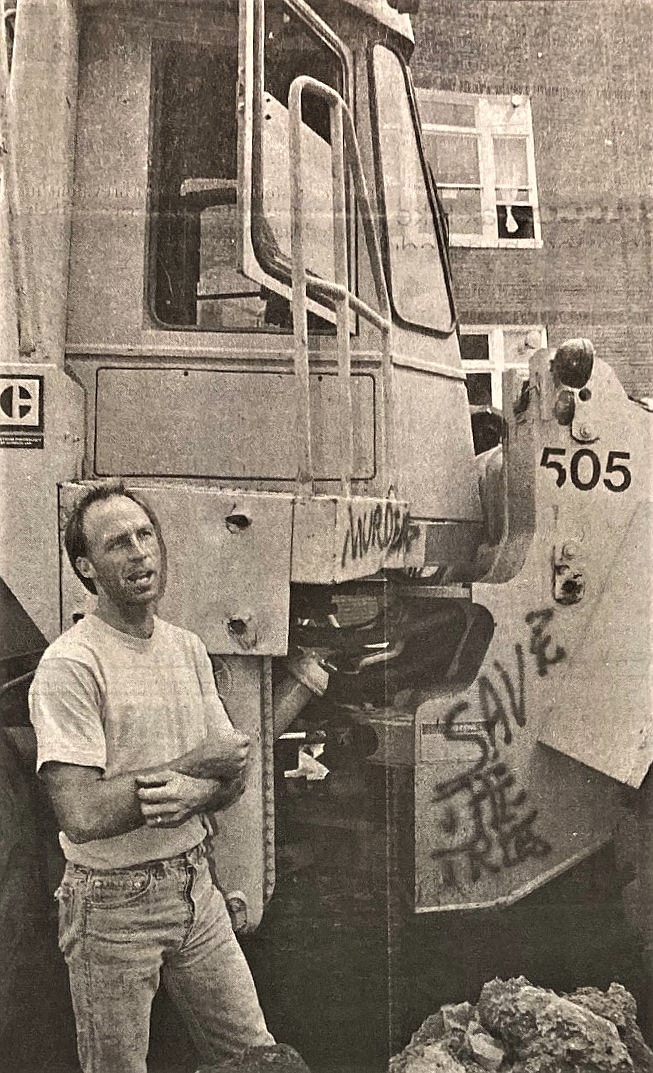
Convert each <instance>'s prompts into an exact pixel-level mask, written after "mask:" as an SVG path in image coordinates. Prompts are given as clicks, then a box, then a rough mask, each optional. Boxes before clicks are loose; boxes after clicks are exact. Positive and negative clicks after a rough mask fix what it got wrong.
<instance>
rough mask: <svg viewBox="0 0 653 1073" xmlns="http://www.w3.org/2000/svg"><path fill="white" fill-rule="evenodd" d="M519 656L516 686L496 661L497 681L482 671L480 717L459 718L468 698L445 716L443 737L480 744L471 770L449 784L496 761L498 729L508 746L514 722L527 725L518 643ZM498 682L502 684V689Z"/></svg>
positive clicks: (478, 684) (522, 670) (521, 651)
mask: <svg viewBox="0 0 653 1073" xmlns="http://www.w3.org/2000/svg"><path fill="white" fill-rule="evenodd" d="M515 656H516V659H517V685H516V687H515V683H514V682H513V680H512V678H511V677H510V675H509V674H508V672H507V671H506V669H505V667H503V666H502V665H501V663H499V661H498V660H495V661H494V671H495V673H496V675H497V678H498V682H494V681H493V680H492V678H490V677H489V675H486V674H483V675H481V677H480V678H479V679H478V683H477V699H478V709H479V711H480V715H481V719H480V720H478V721H476V720H475V721H473V722H472V721H471V720H469V719H465V720H463V719H461V718H460V717H461V716H462V715H464V714H465V713H466V712H468V711H469V710H470V704H469V702H468V701H466V700H461V701H458V703H457V704H454V705H453V707H452V708H450V709H449V711H448V712H447V714H446V716H445V718H444V736H445V738H447V739H448V740H449V741H465V742H473V743H474V744H475V745H476V746H478V750H479V752H478V758H477V761H476V763H475V764H474V766H473V767H472V769H471V772H467V773H466V774H465V775H463V776H457V777H456V778H455V779H453V780H451V781H450V782H447V783H446V784H445V785H446V786H447V787H450V786H451V785H452V783H453V784H456V783H457V782H458V781H459V780H460V779H463V780H464V779H465V778H467V776H468V774H471V773H474V772H476V771H479V770H480V769H481V768H483V766H484V765H485V764H486V763H487V762H488V760H496V759H497V757H498V755H499V751H498V745H497V730H499V731H500V732H501V735H502V737H503V742H504V744H505V745H510V743H511V742H512V736H513V724H514V725H515V726H517V727H523V726H526V704H525V694H524V652H523V649H522V646H521V645H519V644H517V645H515ZM499 683H500V684H501V686H502V687H503V688H502V690H500V689H499Z"/></svg>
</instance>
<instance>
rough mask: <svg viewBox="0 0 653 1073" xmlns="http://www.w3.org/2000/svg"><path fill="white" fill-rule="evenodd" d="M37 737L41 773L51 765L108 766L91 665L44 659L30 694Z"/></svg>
mask: <svg viewBox="0 0 653 1073" xmlns="http://www.w3.org/2000/svg"><path fill="white" fill-rule="evenodd" d="M29 708H30V719H31V721H32V725H33V727H34V731H35V733H36V745H37V757H36V770H37V771H39V770H40V768H41V767H42V766H43V764H46V763H48V761H51V760H53V761H58V762H59V763H62V764H80V765H81V766H83V767H98V768H102V770H103V771H104V769H105V767H106V760H107V756H106V740H105V737H104V728H103V725H102V716H101V710H100V696H99V690H98V686H97V682H96V680H95V677H94V675H93V672H92V671H91V669H90V668H89V667H86V666H85V665H84V664H83V663H79V662H77V661H76V660H71V659H66V658H62V657H52V658H50V659H44V660H42V661H41V664H40V665H39V667H38V670H37V672H36V675H35V677H34V681H33V682H32V687H31V689H30V693H29Z"/></svg>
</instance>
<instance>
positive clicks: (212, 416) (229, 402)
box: [65, 0, 480, 580]
mask: <svg viewBox="0 0 653 1073" xmlns="http://www.w3.org/2000/svg"><path fill="white" fill-rule="evenodd" d="M373 9H374V10H373ZM377 9H378V10H377ZM379 12H380V13H381V17H378V16H379ZM80 18H81V24H80V28H79V68H78V96H77V114H76V131H77V135H76V142H75V163H74V191H73V197H72V206H71V210H72V227H71V245H70V276H69V288H68V298H67V312H66V321H67V331H66V342H65V350H66V360H67V364H68V368H69V369H70V370H71V371H72V372H73V375H74V376H75V378H76V379H78V380H79V381H80V382H81V383H82V384H83V386H84V388H85V391H86V397H87V412H86V418H87V439H86V450H85V473H86V475H88V476H91V475H98V476H101V475H107V474H113V473H121V474H123V475H125V476H129V477H134V478H139V479H140V478H143V479H147V480H150V479H155V480H158V479H161V478H165V479H169V478H172V479H175V480H178V479H183V480H184V481H197V480H202V481H206V480H209V481H211V482H212V483H217V484H219V485H222V486H233V485H234V483H235V482H237V484H238V486H239V487H245V488H256V489H260V490H266V491H278V492H281V491H293V490H294V489H295V487H296V480H297V478H298V475H299V476H300V477H301V480H302V486H303V488H304V491H306V489H307V487H309V486H310V489H311V491H312V492H314V493H318V494H321V495H325V494H326V495H331V494H333V493H334V492H338V491H339V490H340V489H341V488H343V487H344V488H345V489H347V490H348V494H353V495H355V496H363V497H372V498H373V499H375V500H380V499H383V497H386V496H388V495H390V496H392V497H396V498H397V499H398V500H400V501H402V502H404V503H406V504H407V509H408V510H409V511H410V514H411V516H412V517H413V518H415V519H422V520H423V521H424V523H425V526H426V529H427V535H428V540H427V541H426V543H427V544H428V551H427V557H428V559H429V560H430V561H438V562H442V561H444V562H449V561H453V562H456V561H457V560H460V559H463V560H465V559H469V557H470V555H471V554H472V552H473V548H474V547H475V544H476V543H477V541H478V535H479V528H480V527H479V523H480V508H479V503H478V493H477V477H476V472H475V469H474V464H473V446H472V438H471V432H470V424H469V416H468V410H467V398H466V391H465V384H464V375H463V373H462V370H461V365H460V359H459V353H458V345H457V339H456V332H455V320H454V312H453V304H452V299H451V291H450V283H449V278H448V269H447V261H446V250H445V242H444V237H443V227H442V221H441V219H440V216H439V214H438V210H437V205H436V201H435V198H434V191H433V187H432V182H431V180H430V177H429V174H428V171H427V168H426V165H425V162H424V157H423V153H422V149H421V144H420V136H419V128H418V119H417V114H416V110H415V104H414V99H413V94H412V89H411V82H410V76H409V73H408V69H407V66H406V60H407V57H408V55H409V53H410V50H411V42H410V38H409V35H410V27H409V23H408V19H407V17H406V16H401V15H399V14H398V13H397V12H396V10H394V9H393V8H391V7H390V5H389V4H387V3H379V4H369V3H367V4H358V5H355V4H340V3H330V2H320V3H314V4H311V5H309V4H308V3H305V2H303V0H292V2H287V0H265V2H263V0H241V2H240V3H239V4H238V3H236V2H228V3H220V4H210V3H204V4H192V5H189V4H179V3H165V4H157V5H155V6H150V5H142V4H139V5H138V6H131V5H124V4H120V5H115V4H108V3H93V4H83V5H82V9H81V16H80ZM302 81H303V84H301V83H302ZM293 87H295V89H294V90H293ZM320 87H321V88H320ZM325 88H326V89H327V90H328V91H329V93H328V94H326V93H325ZM329 94H330V96H329ZM334 101H336V102H338V101H339V102H342V106H343V108H344V112H342V111H340V112H339V111H338V108H336V107H335V105H334ZM343 115H344V116H345V119H344V121H343V118H342V117H343ZM293 116H294V118H293ZM343 123H344V140H343V129H342V128H343ZM293 124H294V126H293ZM349 128H351V129H349ZM293 139H294V140H293ZM293 273H294V275H293ZM302 280H303V282H302ZM293 331H294V333H295V337H294V338H293ZM302 332H304V333H305V335H306V340H305V343H304V344H302V343H301V342H300V343H299V344H298V342H297V337H298V333H299V334H300V335H301V334H302ZM302 345H303V346H304V348H305V353H304V356H303V358H302V360H301V361H300V360H299V359H298V346H299V347H300V348H301V346H302ZM452 457H455V458H456V476H455V479H452V476H451V465H450V463H451V458H452ZM366 572H367V573H369V572H370V570H369V569H367V568H366ZM372 572H373V571H372ZM305 574H306V571H304V575H305ZM318 574H319V571H318ZM304 575H303V576H304ZM304 579H305V580H335V577H334V578H327V577H326V575H325V576H324V577H322V576H317V575H316V576H315V578H308V577H304Z"/></svg>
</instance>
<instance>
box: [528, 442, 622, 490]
mask: <svg viewBox="0 0 653 1073" xmlns="http://www.w3.org/2000/svg"><path fill="white" fill-rule="evenodd" d="M566 460H567V451H566V449H565V448H564V447H545V448H544V450H543V451H542V458H541V459H540V465H541V466H544V468H545V469H552V470H555V472H556V474H557V476H556V487H557V488H562V486H563V484H564V483H565V481H566V480H567V466H566ZM629 461H630V451H608V457H607V460H606V463H605V469H602V466H601V459H600V458H599V456H598V455H597V454H596V452H595V451H592V450H590V448H589V447H580V448H579V449H578V450H577V451H574V453H573V454H572V455H571V458H570V459H569V479H570V481H571V483H572V484H573V486H574V488H578V489H580V491H581V492H591V491H592V489H593V488H596V486H597V484H598V483H599V481H600V480H601V474H602V473H604V474H606V476H604V477H603V483H604V485H605V487H606V488H607V489H608V490H609V491H610V492H625V491H626V489H627V488H630V485H631V483H632V479H633V477H632V474H631V472H630V470H629V468H628V466H625V465H624V462H629Z"/></svg>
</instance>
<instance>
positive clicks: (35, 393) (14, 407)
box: [0, 375, 43, 448]
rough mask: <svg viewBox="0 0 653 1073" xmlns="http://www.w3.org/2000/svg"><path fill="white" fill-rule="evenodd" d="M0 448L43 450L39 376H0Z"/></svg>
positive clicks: (41, 380) (41, 384) (41, 388)
mask: <svg viewBox="0 0 653 1073" xmlns="http://www.w3.org/2000/svg"><path fill="white" fill-rule="evenodd" d="M0 447H23V448H25V447H31V448H34V447H36V448H42V447H43V377H42V376H39V375H35V376H31V375H28V376H0Z"/></svg>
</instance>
